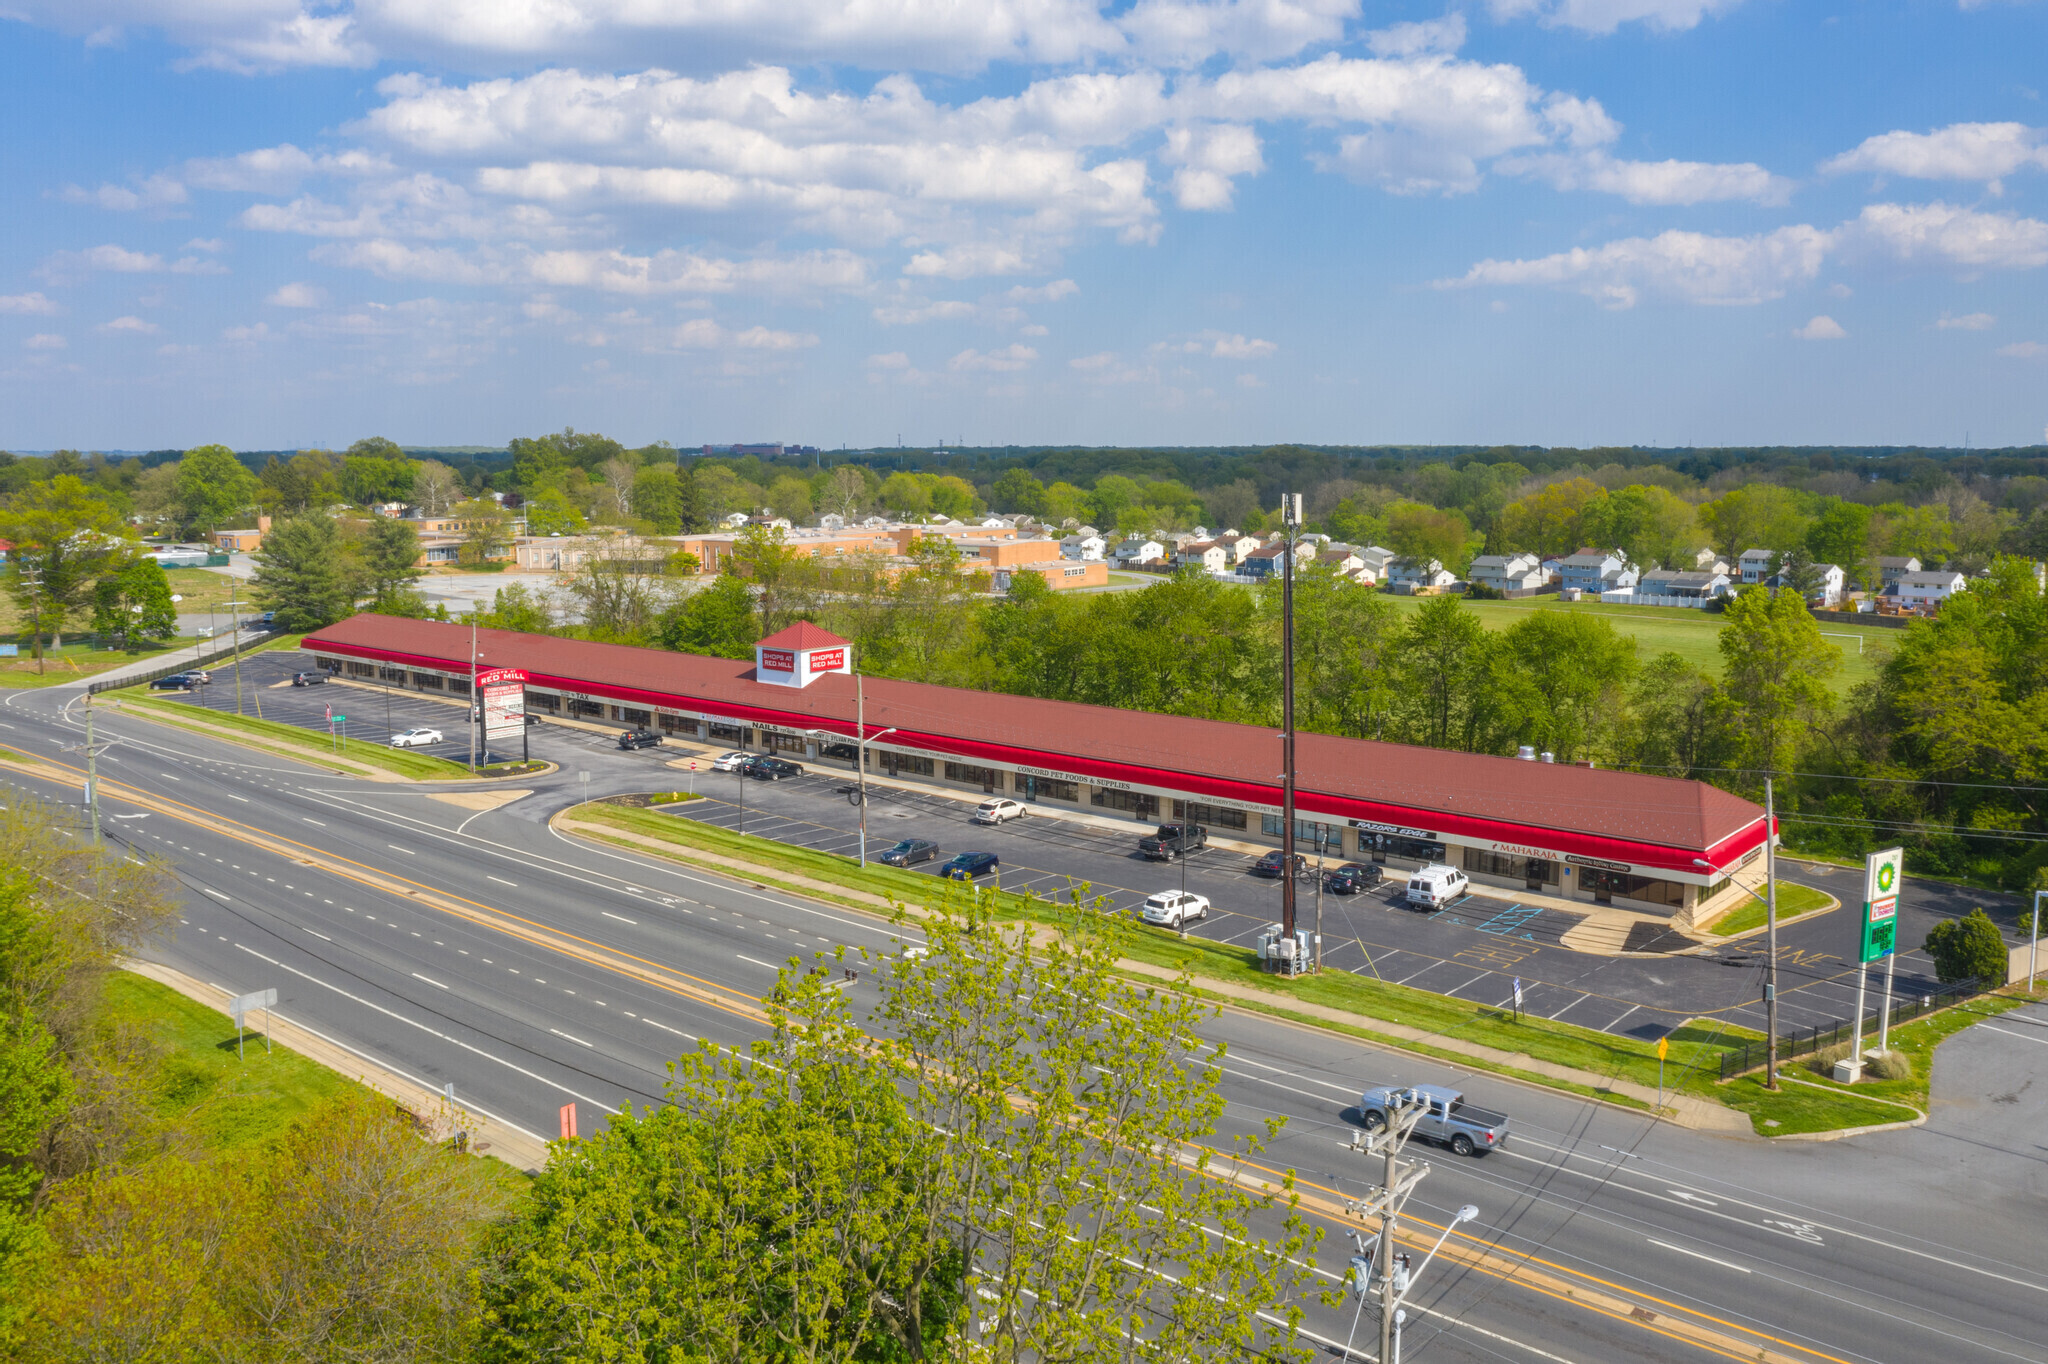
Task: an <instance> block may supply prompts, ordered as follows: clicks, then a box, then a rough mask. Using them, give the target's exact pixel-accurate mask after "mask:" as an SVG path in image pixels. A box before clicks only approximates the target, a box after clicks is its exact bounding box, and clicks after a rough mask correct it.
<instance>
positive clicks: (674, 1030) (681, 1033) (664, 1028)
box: [627, 1014, 697, 1042]
mask: <svg viewBox="0 0 2048 1364" xmlns="http://www.w3.org/2000/svg"><path fill="white" fill-rule="evenodd" d="M627 1017H628V1018H630V1017H632V1015H631V1014H628V1015H627ZM640 1021H641V1022H642V1023H645V1024H647V1025H649V1026H650V1027H655V1028H660V1029H661V1030H662V1031H663V1032H672V1033H674V1034H675V1035H676V1036H677V1037H688V1038H689V1039H690V1040H691V1041H692V1042H694V1041H696V1040H697V1039H696V1037H694V1036H693V1035H691V1034H690V1033H686V1032H684V1031H683V1030H682V1029H681V1028H671V1027H670V1026H669V1025H668V1024H666V1023H656V1022H655V1021H654V1020H653V1019H651V1018H643V1019H641V1020H640Z"/></svg>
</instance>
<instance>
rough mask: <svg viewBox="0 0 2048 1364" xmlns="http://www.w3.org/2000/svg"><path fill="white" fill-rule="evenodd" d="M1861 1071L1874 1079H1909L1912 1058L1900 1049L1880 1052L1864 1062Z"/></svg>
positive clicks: (1911, 1070)
mask: <svg viewBox="0 0 2048 1364" xmlns="http://www.w3.org/2000/svg"><path fill="white" fill-rule="evenodd" d="M1863 1073H1864V1074H1865V1075H1868V1076H1870V1077H1871V1078H1872V1079H1874V1080H1910V1079H1912V1078H1913V1058H1912V1057H1910V1056H1908V1055H1906V1053H1904V1052H1902V1051H1887V1052H1880V1053H1878V1054H1877V1055H1876V1056H1873V1057H1871V1058H1870V1060H1869V1061H1867V1062H1865V1063H1864V1066H1863Z"/></svg>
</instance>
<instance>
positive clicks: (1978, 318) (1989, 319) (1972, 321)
mask: <svg viewBox="0 0 2048 1364" xmlns="http://www.w3.org/2000/svg"><path fill="white" fill-rule="evenodd" d="M1934 325H1935V327H1936V329H1937V330H1940V331H1945V332H1957V331H1960V332H1986V331H1990V330H1991V329H1992V328H1993V327H1995V326H1997V325H1998V319H1997V318H1995V317H1993V316H1992V315H1991V314H1990V313H1964V314H1963V315H1962V316H1961V317H1951V316H1950V315H1949V314H1947V313H1943V314H1942V315H1941V318H1940V320H1938V321H1937V322H1936V323H1935V324H1934Z"/></svg>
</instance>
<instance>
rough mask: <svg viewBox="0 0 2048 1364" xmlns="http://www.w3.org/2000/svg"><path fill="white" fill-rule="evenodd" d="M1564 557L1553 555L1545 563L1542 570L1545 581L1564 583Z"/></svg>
mask: <svg viewBox="0 0 2048 1364" xmlns="http://www.w3.org/2000/svg"><path fill="white" fill-rule="evenodd" d="M1564 557H1565V556H1564V555H1562V554H1553V555H1550V556H1549V557H1548V558H1546V559H1545V560H1544V561H1543V564H1542V568H1543V577H1544V579H1545V581H1548V582H1553V583H1554V582H1561V581H1563V579H1564Z"/></svg>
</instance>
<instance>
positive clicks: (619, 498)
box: [596, 458, 640, 526]
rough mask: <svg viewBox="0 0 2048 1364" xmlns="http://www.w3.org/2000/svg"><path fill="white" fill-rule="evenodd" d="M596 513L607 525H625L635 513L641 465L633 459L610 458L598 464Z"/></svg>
mask: <svg viewBox="0 0 2048 1364" xmlns="http://www.w3.org/2000/svg"><path fill="white" fill-rule="evenodd" d="M597 472H598V490H597V505H596V514H597V516H598V518H599V519H600V520H602V521H603V522H604V523H605V524H606V525H612V526H623V525H625V524H626V523H627V522H628V521H629V520H630V519H631V518H632V515H633V491H634V480H635V477H636V476H637V475H638V474H639V472H640V469H639V466H638V465H636V464H634V463H633V462H632V461H631V460H628V459H624V458H620V459H608V460H606V461H605V462H604V463H603V464H602V465H600V466H598V471H597Z"/></svg>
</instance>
